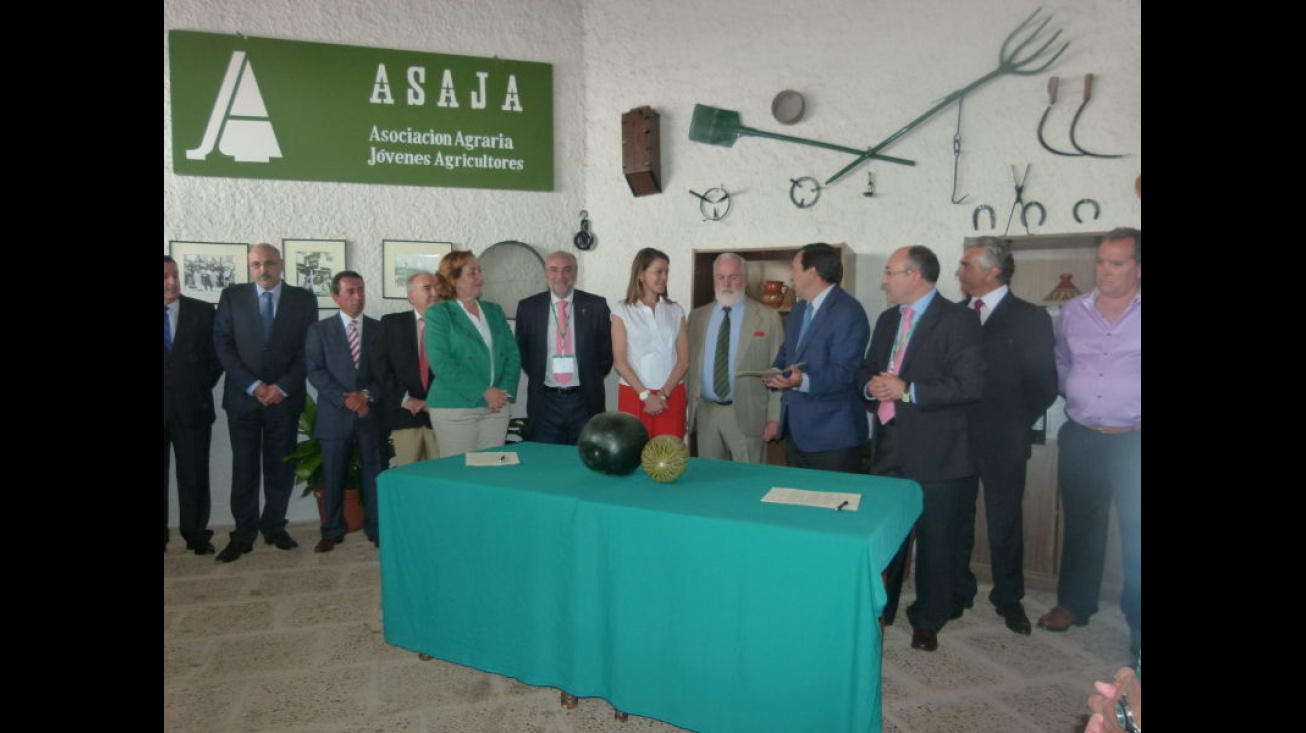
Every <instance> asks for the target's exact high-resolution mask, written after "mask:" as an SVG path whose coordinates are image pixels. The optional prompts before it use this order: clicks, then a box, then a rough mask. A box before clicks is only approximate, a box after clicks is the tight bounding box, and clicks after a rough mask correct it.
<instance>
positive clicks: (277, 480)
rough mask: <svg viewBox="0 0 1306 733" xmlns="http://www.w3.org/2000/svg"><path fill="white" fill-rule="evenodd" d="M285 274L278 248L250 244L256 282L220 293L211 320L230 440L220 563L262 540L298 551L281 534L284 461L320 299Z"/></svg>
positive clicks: (287, 483)
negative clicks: (227, 531) (229, 527)
mask: <svg viewBox="0 0 1306 733" xmlns="http://www.w3.org/2000/svg"><path fill="white" fill-rule="evenodd" d="M284 267H285V261H284V260H282V259H281V252H280V251H278V250H277V248H276V247H273V246H272V245H270V244H256V245H254V246H253V247H252V248H250V250H249V274H250V279H251V280H253V281H254V282H253V283H249V284H242V285H232V286H231V287H228V288H226V289H224V290H223V291H222V297H221V299H220V300H219V301H218V313H217V315H216V316H215V317H214V322H213V345H214V348H215V349H216V351H217V352H218V360H219V361H221V362H222V368H223V370H225V371H226V373H227V378H226V380H225V381H224V384H223V389H222V408H223V409H224V410H226V411H227V428H228V431H229V432H230V434H231V516H232V517H233V518H234V519H235V520H236V529H235V531H233V532H232V533H231V541H230V542H229V543H228V544H227V546H226V547H225V548H224V549H223V550H222V552H219V553H218V557H217V560H218V562H232V561H235V560H239V559H240V556H241V555H243V554H245V553H247V552H249V551H250V550H252V549H254V540H255V539H256V538H257V537H258V535H259V533H262V534H263V539H264V540H265V541H266V542H267V543H268V544H269V545H276V546H277V548H278V549H281V550H290V549H293V548H295V547H298V546H299V543H297V542H295V540H294V538H292V537H291V536H290V533H288V532H286V507H287V505H288V504H289V503H290V490H291V488H292V487H293V486H294V483H295V462H294V461H287V460H285V457H286V456H288V455H290V454H291V453H293V452H294V451H295V436H296V434H297V432H298V427H299V416H300V413H302V412H303V411H304V395H305V383H304V378H305V368H304V336H305V334H306V333H307V332H308V327H309V326H310V325H312V324H313V323H314V322H315V321H317V298H315V297H313V294H312V293H310V292H308V291H307V290H305V289H303V288H297V287H295V286H293V285H290V284H289V283H285V282H283V281H282V279H281V274H282V271H283V269H284ZM260 467H261V469H262V475H263V494H264V503H263V512H262V514H261V515H260V513H259V473H260Z"/></svg>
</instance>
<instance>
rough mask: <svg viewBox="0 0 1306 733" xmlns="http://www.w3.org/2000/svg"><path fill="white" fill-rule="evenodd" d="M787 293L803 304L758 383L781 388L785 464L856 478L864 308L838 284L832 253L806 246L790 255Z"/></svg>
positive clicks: (862, 432)
mask: <svg viewBox="0 0 1306 733" xmlns="http://www.w3.org/2000/svg"><path fill="white" fill-rule="evenodd" d="M791 278H792V285H793V289H794V293H795V294H796V295H797V296H798V297H799V298H802V302H800V303H798V304H797V305H795V306H794V309H793V311H792V312H790V313H789V322H788V324H787V326H786V327H785V340H784V345H783V346H781V347H780V353H779V354H777V355H776V358H775V361H774V362H773V363H772V366H773V367H775V368H776V369H778V370H780V373H779V374H777V375H775V376H772V377H767V378H766V379H765V380H764V382H765V384H766V386H767V387H770V388H771V389H782V390H785V392H784V394H783V395H782V396H781V398H780V429H781V434H782V435H783V436H785V437H787V438H788V441H789V442H788V445H787V446H786V449H785V457H786V462H787V463H788V464H789V465H790V466H795V467H797V468H818V469H822V470H826V471H843V472H845V473H858V472H860V471H861V470H862V469H861V461H862V448H863V444H864V443H865V442H866V424H867V423H866V411H865V410H864V409H863V408H862V401H861V396H860V395H861V391H860V388H859V387H858V381H857V367H858V366H859V365H860V364H861V360H862V350H863V349H864V348H865V347H866V340H867V338H868V337H869V336H870V322H869V321H868V320H867V319H866V310H865V309H864V308H862V304H861V303H859V302H857V299H856V298H854V297H853V296H851V295H849V294H848V293H847V292H846V291H845V290H844V289H843V288H842V287H840V286H839V282H840V281H841V280H843V260H842V259H840V255H839V250H838V249H836V248H834V247H832V246H830V245H828V244H823V243H816V244H809V245H807V246H805V247H803V248H802V249H801V250H799V251H798V253H797V254H795V255H794V260H793V263H792V276H791Z"/></svg>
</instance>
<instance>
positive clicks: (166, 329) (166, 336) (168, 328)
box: [163, 305, 172, 351]
mask: <svg viewBox="0 0 1306 733" xmlns="http://www.w3.org/2000/svg"><path fill="white" fill-rule="evenodd" d="M163 350H164V351H172V321H171V320H170V319H169V318H168V306H166V305H165V306H163Z"/></svg>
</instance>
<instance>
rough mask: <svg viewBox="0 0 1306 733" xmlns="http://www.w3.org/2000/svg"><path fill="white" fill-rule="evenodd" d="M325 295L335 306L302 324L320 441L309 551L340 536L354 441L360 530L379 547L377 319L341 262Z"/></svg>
mask: <svg viewBox="0 0 1306 733" xmlns="http://www.w3.org/2000/svg"><path fill="white" fill-rule="evenodd" d="M331 299H332V300H334V301H335V302H336V306H338V307H339V308H340V313H339V314H338V315H334V316H328V317H326V318H323V319H322V320H320V321H318V322H317V323H314V324H313V325H312V326H310V327H309V329H308V336H307V341H306V345H305V347H304V360H305V362H306V363H307V365H308V381H309V382H311V383H312V384H313V388H314V389H316V390H317V419H316V420H315V421H314V423H313V436H314V437H316V438H317V439H318V441H319V442H320V443H321V444H322V473H323V476H324V477H325V479H326V487H325V496H324V497H323V502H322V504H323V511H324V514H325V516H324V517H323V518H322V539H321V540H320V541H319V542H318V543H317V547H314V548H313V551H314V552H331V551H332V550H333V549H335V546H336V545H338V544H340V543H341V542H344V541H345V533H346V532H348V531H349V527H348V525H347V524H346V522H345V488H346V483H347V481H348V479H349V458H350V454H352V453H353V450H354V444H355V443H357V445H358V454H359V458H360V463H361V468H362V476H361V477H360V478H361V482H362V486H361V487H360V488H362V490H363V505H364V506H366V507H367V525H366V527H365V530H366V532H367V538H368V539H369V540H371V541H372V544H374V545H376V546H377V547H380V540H379V539H378V537H379V535H378V534H377V511H376V510H377V503H376V501H377V500H376V477H377V474H379V473H381V456H382V455H384V453H383V452H382V446H381V437H382V432H383V431H382V428H381V415H380V412H379V411H378V410H375V409H373V408H374V406H375V404H376V403H377V402H378V401H379V400H381V399H382V398H383V397H384V392H383V390H382V388H381V383H380V381H379V379H378V378H377V375H376V374H375V372H374V370H373V369H372V359H373V358H374V357H373V354H374V353H375V352H376V349H377V344H379V343H380V341H381V322H380V321H378V320H376V319H375V318H368V317H367V316H364V315H363V306H365V305H366V304H367V294H366V293H365V292H364V285H363V277H362V276H361V275H359V274H358V273H357V272H354V271H353V270H341V271H340V272H337V273H336V274H335V276H334V277H332V278H331Z"/></svg>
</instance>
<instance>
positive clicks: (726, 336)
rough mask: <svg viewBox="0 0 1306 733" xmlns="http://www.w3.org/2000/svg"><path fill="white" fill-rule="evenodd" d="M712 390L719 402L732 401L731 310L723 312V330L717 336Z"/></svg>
mask: <svg viewBox="0 0 1306 733" xmlns="http://www.w3.org/2000/svg"><path fill="white" fill-rule="evenodd" d="M712 389H714V390H716V397H717V399H718V400H722V401H725V400H728V399H730V309H729V308H724V309H722V311H721V328H720V330H718V331H717V335H716V355H715V356H713V357H712Z"/></svg>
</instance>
